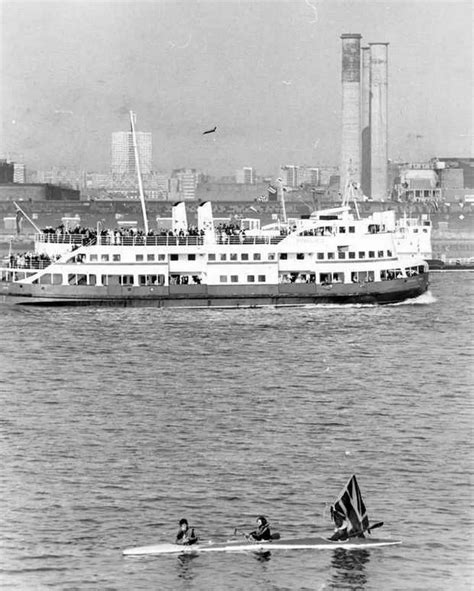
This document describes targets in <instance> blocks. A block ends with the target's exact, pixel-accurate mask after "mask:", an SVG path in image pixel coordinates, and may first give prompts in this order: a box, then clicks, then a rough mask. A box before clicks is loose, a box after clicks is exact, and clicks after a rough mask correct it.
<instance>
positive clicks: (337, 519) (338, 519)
mask: <svg viewBox="0 0 474 591" xmlns="http://www.w3.org/2000/svg"><path fill="white" fill-rule="evenodd" d="M331 517H332V519H333V521H334V525H335V528H334V533H333V535H332V536H331V537H330V538H329V539H330V540H331V541H333V542H337V541H344V540H347V539H348V537H349V532H348V530H349V525H350V524H349V522H348V521H347V519H346V517H345V516H344V515H341V514H340V513H338V512H337V511H335V510H334V509H333V508H332V507H331Z"/></svg>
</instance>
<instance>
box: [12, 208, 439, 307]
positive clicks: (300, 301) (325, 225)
mask: <svg viewBox="0 0 474 591" xmlns="http://www.w3.org/2000/svg"><path fill="white" fill-rule="evenodd" d="M338 209H339V208H335V209H334V210H332V209H328V210H323V211H320V212H319V214H318V216H315V217H313V218H312V219H308V220H301V222H304V223H301V224H300V225H299V227H298V228H296V229H294V230H293V231H288V230H287V229H285V228H284V227H282V228H268V227H267V228H265V227H264V228H262V229H261V230H259V231H253V232H252V233H246V232H245V231H244V230H242V229H240V228H238V227H237V226H232V225H231V226H230V227H219V226H218V227H217V228H216V227H215V226H214V223H213V218H212V206H211V204H210V203H209V202H205V203H202V204H201V205H200V206H199V208H198V226H197V228H195V229H192V230H191V231H190V230H189V229H188V227H187V224H186V212H185V204H184V203H182V202H181V203H178V204H175V205H174V206H173V218H172V219H173V229H172V231H170V232H167V233H165V232H163V233H161V234H157V233H154V232H150V231H148V232H146V233H145V232H141V231H138V232H133V231H127V232H124V231H118V230H116V231H110V230H109V231H104V230H101V228H100V227H99V228H97V229H96V231H95V232H92V231H91V232H89V233H88V235H87V236H86V237H84V236H82V235H80V236H73V235H64V234H61V233H57V232H53V233H50V234H42V235H38V236H37V244H41V245H42V251H43V256H42V259H40V260H39V261H37V263H38V266H39V267H42V268H37V269H34V268H31V267H30V266H28V265H24V264H23V268H21V266H19V265H17V264H16V265H12V267H13V268H10V269H4V270H3V271H2V279H3V281H2V282H1V283H2V291H1V293H2V299H3V301H4V302H11V303H15V304H24V305H120V306H145V305H146V306H157V307H172V306H186V307H194V306H196V307H200V306H231V307H234V306H263V305H275V306H283V305H306V304H318V303H341V304H344V303H362V304H367V303H370V304H373V303H378V304H389V303H394V302H400V301H403V300H405V299H408V298H415V297H417V296H419V295H421V294H423V293H424V292H425V291H426V290H427V288H428V265H427V263H426V262H425V261H424V260H423V258H422V257H415V256H400V255H398V254H397V252H396V244H395V240H394V233H393V232H391V231H389V230H387V229H386V228H385V227H384V226H383V225H381V224H378V223H375V222H374V220H373V219H371V218H365V219H360V220H358V219H350V218H347V217H345V216H344V213H343V212H340V211H338ZM71 243H72V244H73V246H74V250H65V252H64V253H63V254H58V252H60V247H61V246H63V247H65V248H68V249H70V248H71ZM58 249H59V250H58Z"/></svg>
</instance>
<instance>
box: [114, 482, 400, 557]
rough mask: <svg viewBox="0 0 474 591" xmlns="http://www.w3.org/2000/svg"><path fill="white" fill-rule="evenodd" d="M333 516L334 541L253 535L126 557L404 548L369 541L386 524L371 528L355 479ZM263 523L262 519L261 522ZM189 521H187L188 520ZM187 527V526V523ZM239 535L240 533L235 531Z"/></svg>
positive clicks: (146, 549)
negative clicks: (385, 547)
mask: <svg viewBox="0 0 474 591" xmlns="http://www.w3.org/2000/svg"><path fill="white" fill-rule="evenodd" d="M331 516H332V518H333V520H334V523H335V526H336V527H335V531H334V534H333V535H332V536H331V537H330V538H326V537H322V536H308V537H304V538H288V539H280V535H279V534H273V535H272V538H273V539H269V540H265V541H263V540H260V541H256V540H253V539H251V535H248V536H246V538H247V539H246V540H245V541H240V540H237V541H230V540H228V541H226V542H213V541H209V542H202V541H201V542H198V543H193V544H190V545H183V544H178V543H161V544H153V545H149V546H140V547H136V548H127V549H125V550H124V551H123V554H124V556H143V555H153V554H154V555H160V554H183V553H185V554H189V553H198V552H257V553H265V552H269V551H273V550H331V549H336V548H346V549H348V550H352V549H363V548H364V549H367V548H380V547H384V546H395V545H398V544H401V541H400V540H391V539H383V538H371V537H367V536H368V535H370V533H371V531H372V530H374V529H377V528H379V527H381V526H382V525H383V522H377V523H374V524H372V525H371V524H370V522H369V517H368V514H367V509H366V507H365V504H364V501H363V500H362V495H361V492H360V488H359V485H358V483H357V479H356V477H355V475H353V476H351V478H350V479H349V481H348V482H347V484H346V486H345V487H344V488H343V489H342V491H341V493H340V494H339V496H338V497H337V499H336V501H335V502H334V504H333V505H332V507H331ZM260 519H261V518H260ZM184 521H185V520H184ZM186 523H187V522H186ZM235 533H237V530H235Z"/></svg>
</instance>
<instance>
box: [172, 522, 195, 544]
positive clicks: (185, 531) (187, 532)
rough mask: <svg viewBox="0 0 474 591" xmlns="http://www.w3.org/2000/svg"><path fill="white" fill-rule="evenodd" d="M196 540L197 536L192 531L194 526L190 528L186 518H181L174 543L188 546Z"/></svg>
mask: <svg viewBox="0 0 474 591" xmlns="http://www.w3.org/2000/svg"><path fill="white" fill-rule="evenodd" d="M197 541H198V537H197V536H196V535H195V533H194V527H192V528H190V527H189V524H188V520H187V519H181V520H180V522H179V530H178V533H177V535H176V543H177V544H182V545H183V546H190V545H191V544H195V543H196V542H197Z"/></svg>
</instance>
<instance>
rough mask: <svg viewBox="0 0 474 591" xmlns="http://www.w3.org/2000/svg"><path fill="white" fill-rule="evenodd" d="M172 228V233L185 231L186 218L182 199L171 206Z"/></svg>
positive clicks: (186, 229) (186, 228)
mask: <svg viewBox="0 0 474 591" xmlns="http://www.w3.org/2000/svg"><path fill="white" fill-rule="evenodd" d="M171 218H172V226H171V227H172V230H173V234H179V233H180V232H184V233H187V231H188V222H187V219H186V206H185V204H184V202H183V201H178V202H177V203H175V204H174V205H173V207H172V208H171Z"/></svg>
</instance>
